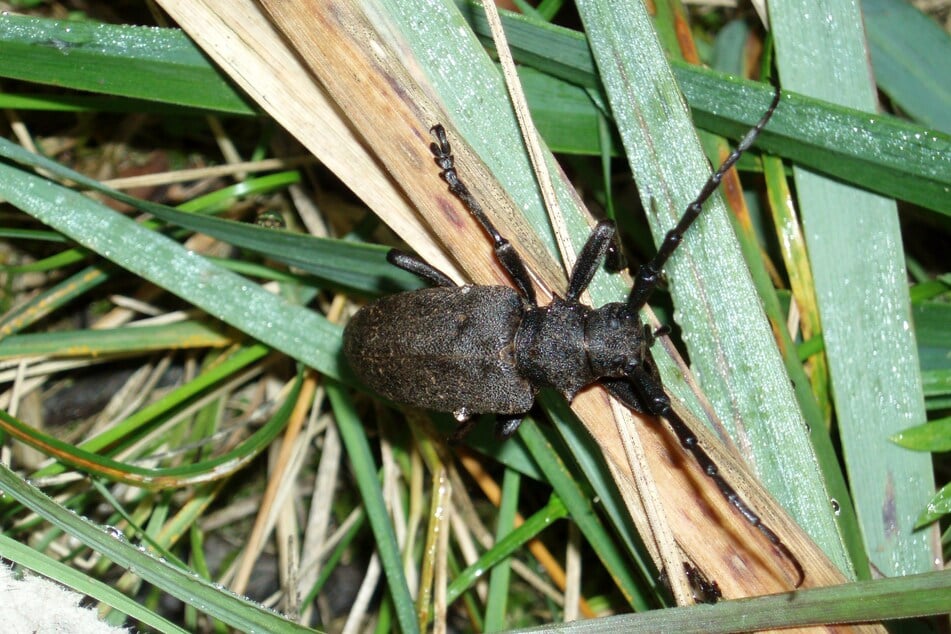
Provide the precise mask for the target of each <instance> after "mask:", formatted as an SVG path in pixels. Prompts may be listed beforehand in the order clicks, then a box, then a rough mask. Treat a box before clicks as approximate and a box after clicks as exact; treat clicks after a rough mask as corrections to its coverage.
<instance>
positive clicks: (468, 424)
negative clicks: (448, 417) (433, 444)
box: [449, 412, 479, 445]
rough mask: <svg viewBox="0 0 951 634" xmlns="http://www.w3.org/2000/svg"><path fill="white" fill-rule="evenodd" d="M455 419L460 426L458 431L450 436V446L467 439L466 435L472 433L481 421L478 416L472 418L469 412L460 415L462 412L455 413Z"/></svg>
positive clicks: (457, 428)
mask: <svg viewBox="0 0 951 634" xmlns="http://www.w3.org/2000/svg"><path fill="white" fill-rule="evenodd" d="M460 415H461V417H460ZM453 417H454V418H455V419H456V421H457V422H458V423H459V426H458V427H456V430H455V431H454V432H452V435H451V436H449V444H450V445H454V444H456V443H457V442H459V441H461V440H462V439H463V438H465V437H466V435H467V434H468V433H469V432H470V431H472V428H473V427H475V424H476V422H478V420H479V418H478V416H472V415H471V414H469V413H468V412H464V413H462V414H460V412H455V413H453Z"/></svg>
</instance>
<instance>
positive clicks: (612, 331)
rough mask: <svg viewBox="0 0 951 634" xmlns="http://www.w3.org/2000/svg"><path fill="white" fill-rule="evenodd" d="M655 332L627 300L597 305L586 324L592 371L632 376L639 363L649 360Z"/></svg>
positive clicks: (648, 362)
mask: <svg viewBox="0 0 951 634" xmlns="http://www.w3.org/2000/svg"><path fill="white" fill-rule="evenodd" d="M653 343H654V334H653V332H652V331H651V329H650V326H648V325H647V324H645V323H644V322H642V321H641V318H640V315H638V314H637V313H636V312H634V311H632V310H631V309H630V308H629V307H628V306H627V305H626V304H606V305H604V306H602V307H601V308H598V309H595V310H593V311H592V312H591V314H590V315H589V316H588V320H587V323H586V324H585V344H586V346H587V349H588V364H589V366H590V367H591V371H592V373H593V374H594V375H595V376H597V377H599V378H601V377H613V378H622V377H627V376H630V375H631V373H632V372H633V371H634V369H635V368H636V367H637V366H640V365H644V364H645V363H646V364H650V363H651V361H652V359H651V356H650V354H651V353H650V347H651V344H653Z"/></svg>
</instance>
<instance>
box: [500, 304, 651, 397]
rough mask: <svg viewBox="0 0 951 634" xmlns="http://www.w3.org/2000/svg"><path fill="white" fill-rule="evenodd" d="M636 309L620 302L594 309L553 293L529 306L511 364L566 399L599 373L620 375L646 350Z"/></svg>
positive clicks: (647, 351)
mask: <svg viewBox="0 0 951 634" xmlns="http://www.w3.org/2000/svg"><path fill="white" fill-rule="evenodd" d="M644 332H645V331H644V326H643V324H642V323H641V322H640V319H639V317H638V316H637V314H636V313H632V312H631V311H630V310H629V309H628V308H627V306H626V305H625V304H608V305H606V306H603V307H601V308H598V309H594V308H591V307H589V306H585V305H583V304H580V303H578V302H569V301H565V300H563V299H561V298H558V297H556V298H555V299H554V300H553V301H552V302H551V304H549V305H548V306H543V307H540V308H534V309H530V310H528V311H527V312H526V314H525V315H524V317H523V318H522V323H521V325H520V326H519V330H518V333H517V334H516V338H515V349H516V353H515V357H516V367H517V371H518V373H519V375H521V376H523V377H525V378H526V379H528V380H529V381H531V382H532V384H534V385H536V386H538V387H542V386H547V387H552V388H554V389H556V390H558V391H559V392H561V394H563V395H564V396H565V398H567V399H568V400H571V399H572V398H573V397H574V395H575V394H576V393H577V392H578V390H580V389H581V388H583V387H585V386H586V385H589V384H591V383H594V382H595V381H596V380H598V379H599V378H601V377H623V376H626V375H627V372H629V371H630V369H631V367H632V366H634V365H637V364H639V363H641V362H642V361H643V359H644V356H645V354H650V352H649V350H648V347H649V345H650V342H649V341H647V340H646V339H645V337H644Z"/></svg>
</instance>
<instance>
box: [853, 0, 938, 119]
mask: <svg viewBox="0 0 951 634" xmlns="http://www.w3.org/2000/svg"><path fill="white" fill-rule="evenodd" d="M862 15H863V16H864V18H865V22H864V24H865V32H866V34H867V35H868V44H869V49H871V52H872V66H873V68H874V69H875V80H876V81H877V82H878V86H879V88H881V89H882V92H884V93H885V94H887V95H888V96H889V98H890V99H891V100H892V101H893V102H894V103H895V104H897V105H898V106H899V107H901V109H902V110H904V111H905V112H906V113H908V114H909V115H910V116H911V117H913V118H915V119H917V120H918V121H921V122H922V123H924V124H925V125H927V126H929V127H932V128H934V129H935V130H941V131H942V132H944V133H946V134H951V75H949V73H948V65H947V61H948V60H949V59H951V37H949V36H948V33H947V32H946V31H945V30H944V29H942V28H941V27H940V26H939V25H938V24H937V23H936V22H935V21H934V20H932V19H931V18H930V17H928V16H926V15H924V14H923V13H922V12H921V11H920V10H919V9H918V8H916V7H915V6H914V5H912V4H910V3H907V2H902V1H901V0H865V1H864V2H862Z"/></svg>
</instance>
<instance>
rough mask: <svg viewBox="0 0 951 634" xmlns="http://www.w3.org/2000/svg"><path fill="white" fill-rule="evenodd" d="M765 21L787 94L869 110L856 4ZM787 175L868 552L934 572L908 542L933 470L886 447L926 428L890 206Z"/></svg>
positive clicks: (828, 5) (779, 7) (872, 104)
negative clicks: (900, 435) (915, 427)
mask: <svg viewBox="0 0 951 634" xmlns="http://www.w3.org/2000/svg"><path fill="white" fill-rule="evenodd" d="M771 23H772V27H773V31H774V35H775V43H776V61H777V66H778V68H779V72H780V77H781V79H782V82H783V85H784V86H787V87H789V88H790V89H793V90H798V91H800V92H802V93H806V94H811V95H815V96H817V97H820V98H826V99H829V100H834V101H838V102H841V103H844V105H847V106H849V107H852V108H858V109H863V110H867V111H869V112H874V111H875V110H876V100H875V93H874V90H875V87H874V86H873V85H871V84H870V82H869V73H868V68H867V66H866V59H867V51H866V49H865V42H864V33H863V28H862V18H861V15H860V13H859V8H858V5H856V4H854V3H849V2H836V1H834V0H829V1H824V2H820V3H819V4H818V5H817V6H816V7H815V9H814V10H810V11H808V12H804V11H802V10H801V8H800V7H794V6H792V5H791V4H788V3H776V4H774V5H772V6H771ZM876 117H877V115H873V116H872V118H876ZM857 134H859V135H861V131H857ZM911 153H917V148H915V149H914V150H912V152H911ZM793 174H794V178H795V181H796V190H797V194H798V198H799V204H800V210H801V214H802V222H803V226H804V232H805V235H806V243H807V246H808V248H809V255H810V259H811V264H812V271H813V277H814V279H815V286H816V294H817V302H818V306H819V313H820V317H821V320H822V327H823V340H824V342H825V350H826V355H827V357H828V359H829V369H830V374H831V379H832V386H833V393H834V395H835V397H834V398H835V406H836V415H837V420H838V425H839V432H840V438H841V441H842V445H843V449H844V454H845V460H846V465H847V469H848V474H849V481H850V483H851V486H852V495H853V500H854V502H855V508H856V512H857V513H858V516H859V522H860V523H861V525H862V534H863V537H864V539H865V546H866V551H867V552H868V554H869V556H870V557H871V562H872V565H873V566H874V567H876V568H877V569H878V570H879V571H880V572H881V573H882V574H884V575H889V576H890V575H898V574H910V573H914V572H924V571H927V570H931V569H933V566H934V561H935V559H936V557H938V556H939V553H936V552H933V551H932V549H931V547H930V546H931V544H932V543H934V541H933V536H932V535H930V534H929V532H928V531H919V532H914V522H915V518H916V517H917V515H918V513H919V512H920V510H921V509H922V508H923V507H924V505H925V504H926V503H927V501H928V499H929V498H930V497H931V494H932V492H933V491H934V478H933V474H932V465H931V461H930V460H929V458H928V456H926V455H922V454H913V453H911V452H907V451H903V450H902V449H900V448H897V447H895V446H894V445H893V444H892V443H890V442H889V441H888V438H889V436H891V435H892V434H893V433H895V432H896V431H899V430H900V429H902V428H905V427H909V426H911V425H912V424H915V423H920V422H922V421H924V420H925V410H924V400H923V396H922V388H921V378H920V375H919V371H918V358H917V349H916V346H915V339H914V333H913V331H912V329H911V311H910V304H909V299H908V289H907V287H906V284H905V272H904V255H903V253H902V248H901V245H902V238H901V231H900V227H899V225H898V215H897V213H896V207H895V203H894V201H890V200H887V199H883V198H880V197H878V196H875V195H872V194H870V193H868V192H863V191H858V190H855V189H853V188H851V187H848V186H846V185H843V184H841V183H837V182H834V181H831V180H829V179H827V178H824V177H822V176H819V175H817V174H815V173H814V172H811V171H807V170H805V169H803V168H800V167H795V168H794V170H793Z"/></svg>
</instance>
